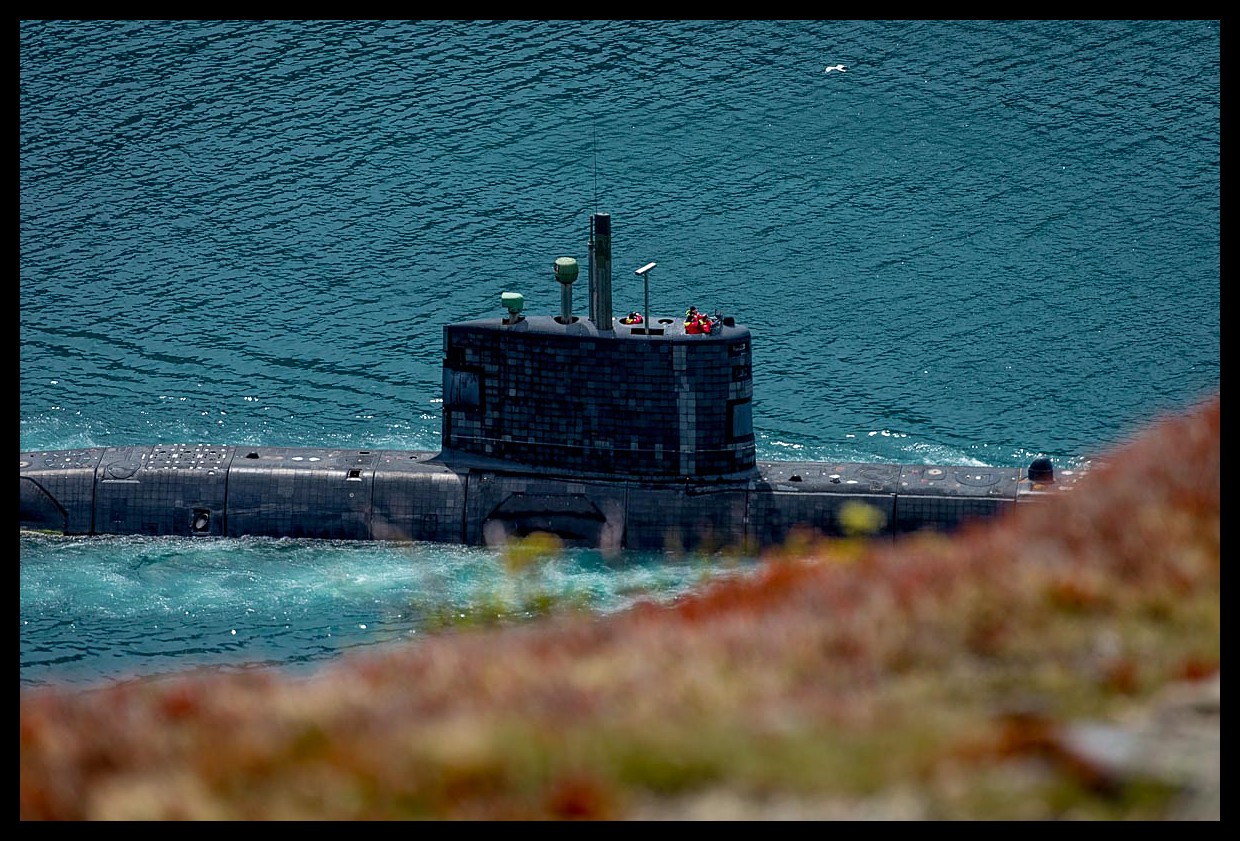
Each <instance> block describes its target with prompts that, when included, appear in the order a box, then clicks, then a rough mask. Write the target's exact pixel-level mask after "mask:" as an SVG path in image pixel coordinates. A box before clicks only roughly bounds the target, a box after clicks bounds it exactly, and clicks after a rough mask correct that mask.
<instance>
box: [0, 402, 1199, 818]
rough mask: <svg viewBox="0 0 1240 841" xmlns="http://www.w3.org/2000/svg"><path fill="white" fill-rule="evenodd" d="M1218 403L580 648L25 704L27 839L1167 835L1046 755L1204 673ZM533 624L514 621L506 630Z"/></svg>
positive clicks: (525, 649)
mask: <svg viewBox="0 0 1240 841" xmlns="http://www.w3.org/2000/svg"><path fill="white" fill-rule="evenodd" d="M1220 480H1221V473H1220V408H1219V401H1218V398H1217V397H1215V398H1213V399H1212V400H1209V401H1207V402H1205V403H1204V404H1202V405H1201V406H1197V407H1193V408H1192V409H1190V410H1188V411H1186V412H1185V413H1183V414H1181V415H1177V416H1174V417H1169V418H1165V419H1162V420H1160V421H1159V422H1158V423H1156V424H1155V425H1154V426H1152V427H1151V428H1150V430H1149V431H1148V432H1147V433H1146V434H1144V435H1143V436H1141V437H1140V438H1138V439H1136V440H1134V441H1133V442H1131V443H1129V444H1128V445H1126V446H1124V447H1121V448H1117V450H1116V451H1115V452H1114V453H1109V454H1107V458H1106V460H1105V462H1104V463H1103V465H1102V466H1101V467H1099V468H1096V469H1095V470H1094V471H1092V472H1091V473H1090V474H1089V475H1088V476H1087V477H1086V478H1085V479H1083V480H1082V483H1081V484H1080V486H1078V488H1077V489H1075V490H1074V491H1072V492H1071V493H1070V494H1061V495H1056V496H1052V497H1049V498H1047V499H1046V500H1045V501H1044V503H1041V504H1036V505H1020V506H1017V507H1016V510H1014V511H1013V512H1011V513H1010V514H1006V515H1004V516H1002V517H1001V518H997V519H994V520H991V521H988V522H986V523H982V524H976V525H972V526H969V527H967V528H965V529H964V530H962V531H960V532H958V533H957V534H955V535H952V536H951V537H946V536H942V535H915V536H910V537H908V538H905V539H902V540H900V541H898V542H896V543H894V544H893V543H891V542H888V541H874V542H870V541H867V540H865V539H864V537H861V536H860V535H864V534H865V533H866V532H867V529H868V528H869V527H870V526H871V524H870V520H869V513H868V512H866V511H864V510H857V511H852V512H850V515H849V516H850V520H849V522H850V523H851V524H852V525H853V526H854V529H853V531H854V533H855V534H857V535H859V536H858V537H853V538H849V539H846V540H826V539H816V538H814V537H813V536H812V535H802V536H800V537H799V539H798V541H797V542H796V543H795V545H792V544H790V545H789V546H785V547H781V548H780V549H779V550H778V551H773V552H771V553H770V556H769V557H768V558H767V559H765V561H764V563H763V564H762V565H761V566H760V567H759V568H758V570H757V571H756V572H755V573H754V574H752V575H748V576H744V577H739V578H736V579H729V580H726V581H721V582H718V583H716V584H713V585H709V586H707V587H705V588H704V589H703V590H702V591H701V592H700V593H698V594H695V595H694V596H692V597H687V598H684V599H682V600H680V601H679V602H677V603H675V604H673V605H670V606H668V605H656V604H645V605H639V606H638V607H637V608H635V609H632V610H629V611H626V612H624V613H621V614H617V615H614V616H609V617H605V618H599V617H595V616H591V615H588V614H586V615H583V614H582V612H581V611H578V610H577V609H576V606H574V605H572V604H571V603H567V602H566V603H556V602H555V600H552V599H549V598H547V597H546V596H545V593H543V592H542V591H541V590H540V588H539V587H538V585H537V570H538V565H539V563H540V558H545V557H546V556H547V555H548V553H553V552H554V551H556V547H555V545H554V542H553V541H551V542H542V543H540V542H538V541H537V540H536V541H533V542H528V543H524V544H519V545H514V546H513V547H512V548H511V549H510V551H509V552H508V553H507V554H506V556H505V562H506V563H507V564H508V566H509V572H510V577H511V580H512V582H513V589H512V590H511V591H509V592H506V593H502V594H497V595H496V603H495V604H494V605H491V606H489V607H487V608H486V609H485V610H480V611H479V612H478V615H477V616H472V617H461V616H460V615H459V614H457V615H452V614H449V613H445V616H444V617H443V622H442V624H441V629H440V631H439V632H438V633H436V634H435V635H432V637H431V638H430V639H429V640H427V641H424V642H420V643H417V644H411V645H410V646H409V647H407V648H400V649H394V650H391V651H387V652H384V653H382V654H379V655H371V654H365V655H356V656H349V657H346V658H344V659H342V660H341V661H339V662H338V663H334V664H332V665H331V666H329V667H326V668H324V669H323V670H322V671H320V672H318V673H315V674H314V675H313V676H311V677H309V678H301V679H285V678H281V677H277V676H276V675H274V674H270V673H262V672H258V673H245V674H227V675H216V674H208V673H202V674H186V675H183V676H179V677H177V678H173V679H165V680H150V681H142V682H137V683H131V684H123V685H116V686H107V687H102V688H98V689H93V690H89V691H81V690H76V691H62V690H54V689H39V690H23V692H22V695H21V702H20V759H19V771H20V780H19V803H20V809H19V811H20V817H21V818H22V819H27V820H29V819H44V820H66V819H68V820H76V819H328V820H332V819H516V820H521V819H615V818H658V817H662V818H667V817H672V818H676V817H687V816H698V817H717V816H731V817H765V818H770V817H829V818H830V817H840V818H853V817H858V816H862V817H879V818H892V817H905V818H914V819H936V820H937V819H1001V820H1011V819H1065V818H1069V819H1097V820H1113V819H1123V820H1162V819H1174V815H1175V813H1174V812H1173V811H1172V809H1173V807H1174V804H1175V803H1176V800H1177V796H1178V793H1179V792H1178V785H1177V783H1176V781H1175V780H1171V779H1168V778H1166V777H1165V776H1159V775H1155V774H1152V773H1151V774H1147V773H1142V771H1141V769H1139V768H1138V769H1131V768H1129V769H1125V770H1117V767H1115V766H1112V765H1108V764H1107V763H1105V762H1101V761H1099V760H1098V758H1097V757H1096V756H1094V755H1092V754H1089V753H1087V752H1082V751H1079V750H1076V749H1074V747H1073V744H1072V742H1071V740H1070V739H1068V738H1067V737H1066V735H1065V734H1066V733H1067V729H1068V727H1069V726H1070V725H1072V724H1073V723H1074V722H1079V721H1100V722H1116V721H1122V720H1124V719H1125V717H1127V716H1130V715H1132V714H1133V713H1134V712H1135V711H1139V710H1141V709H1143V707H1144V706H1146V705H1148V704H1149V703H1151V702H1152V700H1153V699H1154V698H1156V697H1157V695H1158V693H1159V692H1160V691H1161V690H1162V689H1164V688H1165V687H1167V686H1168V685H1169V684H1173V683H1175V682H1179V681H1186V680H1187V681H1195V680H1200V679H1202V678H1204V677H1206V676H1209V675H1211V674H1214V673H1217V671H1218V670H1219V667H1220V663H1221V606H1220V596H1221V589H1220V584H1221V563H1220V551H1219V550H1220V534H1221V517H1220V513H1221V505H1220ZM531 616H534V617H539V618H537V620H536V621H532V622H531V621H513V622H509V621H504V620H505V618H513V619H517V618H523V619H528V618H529V617H531Z"/></svg>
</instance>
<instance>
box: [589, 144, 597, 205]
mask: <svg viewBox="0 0 1240 841" xmlns="http://www.w3.org/2000/svg"><path fill="white" fill-rule="evenodd" d="M590 128H591V129H592V130H593V132H594V212H595V213H598V126H597V125H594V126H591V127H590Z"/></svg>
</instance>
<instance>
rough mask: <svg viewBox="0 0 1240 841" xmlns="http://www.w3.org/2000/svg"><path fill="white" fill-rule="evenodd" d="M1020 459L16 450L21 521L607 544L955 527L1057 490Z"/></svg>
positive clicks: (67, 529)
mask: <svg viewBox="0 0 1240 841" xmlns="http://www.w3.org/2000/svg"><path fill="white" fill-rule="evenodd" d="M1073 478H1074V477H1073V476H1072V475H1071V472H1070V471H1064V472H1063V474H1061V476H1060V478H1059V481H1057V482H1055V483H1054V484H1052V485H1038V484H1034V483H1032V482H1030V480H1029V478H1028V476H1027V475H1026V472H1025V471H1024V470H1023V469H1020V468H995V467H980V468H979V467H961V466H933V465H898V464H873V463H830V462H758V463H757V464H756V465H755V468H754V470H753V471H752V472H751V473H750V474H749V475H748V476H747V477H743V478H737V479H719V478H715V479H712V480H701V481H694V480H684V479H678V480H674V481H671V480H663V479H658V478H656V479H651V480H639V479H621V478H617V477H614V476H599V477H589V476H572V475H563V476H556V475H553V474H547V473H545V472H542V471H525V470H518V469H511V468H509V467H505V466H503V465H498V464H485V463H482V460H479V463H477V464H471V465H462V464H460V463H457V462H452V463H448V462H445V461H444V460H443V459H442V458H441V454H439V453H435V452H429V451H396V450H342V449H329V448H289V447H285V448H280V447H264V448H238V447H233V446H206V445H197V446H190V445H153V446H146V447H108V448H92V449H82V450H62V451H48V452H29V453H22V454H21V493H20V508H21V528H22V529H23V530H34V531H41V532H51V533H56V534H64V535H152V536H155V535H169V536H181V537H195V538H212V537H243V536H260V537H288V538H322V539H338V540H389V541H427V542H438V543H459V544H465V545H498V544H501V543H503V542H505V541H507V540H510V539H513V538H518V537H523V536H526V535H529V534H532V533H534V532H546V533H550V534H554V535H557V536H558V537H560V538H561V540H562V541H563V542H564V543H565V544H566V545H572V546H586V547H596V548H600V549H604V550H621V549H624V550H668V549H672V550H695V551H701V550H707V551H710V550H718V549H724V548H737V549H742V550H753V549H756V548H760V547H763V546H769V545H773V544H779V543H782V542H784V541H786V540H787V539H788V537H789V536H790V535H792V534H793V532H794V531H796V530H799V529H808V530H811V531H813V532H816V533H819V534H822V535H826V536H844V535H846V534H849V533H850V532H849V528H848V525H847V518H845V517H842V516H841V512H842V511H843V510H844V509H845V506H847V505H848V504H849V503H864V504H865V505H866V506H867V508H868V509H869V516H868V517H867V522H868V523H870V525H871V528H870V533H871V534H872V535H890V536H893V537H894V536H897V535H901V534H907V533H909V532H914V531H920V530H924V529H934V530H937V531H952V530H954V529H956V528H957V527H959V526H960V525H962V524H963V523H965V522H967V521H970V520H976V519H982V518H986V517H991V516H995V515H997V514H999V513H1001V512H1003V511H1004V510H1007V509H1009V508H1010V507H1011V506H1012V505H1014V504H1018V503H1021V502H1023V501H1026V500H1033V499H1037V498H1039V497H1042V496H1044V495H1045V494H1046V493H1048V492H1050V493H1054V492H1059V491H1064V490H1068V489H1070V488H1071V486H1072V484H1073V481H1072V480H1073Z"/></svg>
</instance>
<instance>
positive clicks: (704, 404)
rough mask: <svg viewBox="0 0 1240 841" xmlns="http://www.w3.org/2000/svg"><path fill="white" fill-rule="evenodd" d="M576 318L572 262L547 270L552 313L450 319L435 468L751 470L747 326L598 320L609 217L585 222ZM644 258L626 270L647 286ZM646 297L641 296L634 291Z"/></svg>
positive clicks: (518, 301) (606, 309)
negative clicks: (555, 292) (583, 285)
mask: <svg viewBox="0 0 1240 841" xmlns="http://www.w3.org/2000/svg"><path fill="white" fill-rule="evenodd" d="M589 251H590V267H589V284H590V289H589V301H590V317H589V318H581V317H578V316H574V315H572V306H571V288H572V283H573V281H574V280H575V278H576V273H577V267H576V261H575V259H573V258H565V257H561V258H559V259H557V260H556V261H555V263H554V273H555V279H556V281H557V282H558V283H560V285H561V307H560V315H559V316H551V315H547V316H534V315H523V314H522V312H521V311H522V309H523V308H524V302H523V298H522V296H521V295H519V294H518V293H512V292H505V293H503V295H502V296H501V298H502V302H503V305H504V307H506V308H507V311H508V315H507V316H503V317H496V318H485V319H479V320H476V321H467V322H459V323H455V324H449V325H446V326H445V327H444V334H443V447H442V451H441V453H440V458H441V459H442V460H443V461H444V462H445V463H449V464H451V463H454V462H455V463H458V464H462V465H465V466H470V465H476V466H479V467H486V468H489V469H503V468H504V467H505V466H507V465H510V466H511V467H512V468H513V469H521V470H527V469H533V470H537V471H540V472H543V473H548V474H562V475H579V476H583V477H585V476H588V477H596V476H610V477H618V478H625V479H634V480H653V481H671V480H678V479H703V480H704V479H712V478H713V479H744V478H751V477H752V476H753V475H755V473H756V459H755V449H754V435H753V422H752V401H753V369H752V357H751V347H750V334H749V330H748V329H747V328H745V327H742V326H738V325H737V324H736V323H735V321H734V320H733V319H731V318H726V319H722V321H721V322H720V323H719V324H718V325H717V326H716V328H715V329H714V330H712V331H711V332H710V333H709V334H705V333H701V334H692V333H688V332H686V330H685V325H684V321H683V318H682V317H674V318H668V317H663V318H655V317H653V315H652V314H651V313H648V312H646V313H643V315H644V319H645V320H644V323H642V324H626V323H624V322H623V321H617V320H616V319H615V318H614V317H613V316H612V313H611V306H612V296H611V217H610V215H609V214H606V213H596V214H594V215H593V217H592V218H591V224H590V245H589ZM653 265H654V264H648V265H647V266H646V267H643V269H642V270H638V273H639V274H641V275H642V279H643V281H644V282H645V283H646V284H649V274H648V273H649V270H650V269H651V268H652V267H653ZM646 289H647V295H646V299H647V301H648V300H649V293H648V290H649V286H648V285H647V287H646Z"/></svg>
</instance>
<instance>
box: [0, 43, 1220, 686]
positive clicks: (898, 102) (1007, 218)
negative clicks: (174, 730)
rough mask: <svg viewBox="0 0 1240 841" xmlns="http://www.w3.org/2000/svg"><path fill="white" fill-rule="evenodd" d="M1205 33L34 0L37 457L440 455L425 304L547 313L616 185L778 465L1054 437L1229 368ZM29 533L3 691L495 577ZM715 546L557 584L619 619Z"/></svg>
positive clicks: (463, 567) (372, 630)
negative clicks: (747, 361) (14, 676)
mask: <svg viewBox="0 0 1240 841" xmlns="http://www.w3.org/2000/svg"><path fill="white" fill-rule="evenodd" d="M1219 35H1220V24H1219V21H1079V22H1072V21H663V22H651V21H640V22H639V21H555V22H544V21H491V22H483V21H413V22H394V21H388V22H383V21H332V22H325V21H266V22H241V21H159V22H155V21H61V20H58V21H22V22H21V23H20V53H19V67H20V79H19V82H20V102H19V135H20V152H19V172H20V182H19V183H20V278H19V280H20V292H19V305H20V319H21V321H20V362H19V373H20V401H21V402H20V408H19V435H20V442H19V446H20V449H21V450H32V449H60V448H69V447H87V446H110V445H122V444H135V443H157V442H167V443H196V442H202V443H227V444H265V445H269V446H270V445H290V446H292V445H318V444H323V445H329V446H342V447H354V446H359V447H360V446H364V447H370V448H394V449H426V450H435V449H438V438H439V425H440V415H439V408H440V402H439V398H440V394H439V392H440V369H439V364H440V349H441V340H442V325H443V324H444V323H446V322H450V321H457V320H464V319H471V318H479V317H485V316H495V315H499V314H501V307H500V294H501V293H502V292H505V291H518V292H521V293H522V294H523V295H524V296H525V301H526V310H527V311H529V312H535V313H554V312H558V310H559V305H560V299H559V295H560V291H559V287H558V284H556V282H555V280H554V278H553V276H552V273H551V266H552V264H553V262H554V260H555V258H556V257H559V256H575V257H577V258H578V259H579V260H580V261H582V263H583V265H584V262H585V259H586V250H585V244H586V241H587V237H588V223H589V215H590V214H591V213H592V212H594V211H596V210H597V211H604V212H609V213H611V214H612V221H613V229H614V243H613V277H614V284H615V289H614V298H615V309H616V310H617V311H621V310H624V311H627V310H629V309H634V308H640V307H642V306H643V303H642V296H643V288H642V285H641V283H640V281H639V280H638V279H637V278H636V277H635V276H634V275H633V269H634V268H636V267H638V266H641V265H643V264H645V263H647V262H650V261H652V260H655V261H657V262H658V264H659V267H658V269H656V270H655V272H653V273H652V275H651V290H650V292H651V309H652V310H653V312H654V314H655V315H656V316H657V315H661V314H676V313H679V312H682V311H683V310H684V309H685V308H686V307H687V306H688V305H689V304H691V303H693V304H697V305H698V306H699V307H700V308H705V309H708V310H711V311H713V310H715V309H719V310H722V311H723V312H724V313H725V314H729V315H733V316H735V317H736V319H737V320H738V321H739V322H741V323H743V324H745V325H746V326H748V327H749V328H750V329H751V330H752V331H753V336H754V340H753V353H754V392H755V401H754V425H755V431H756V434H757V443H758V455H759V458H762V459H797V460H801V459H806V460H817V459H823V460H825V459H832V460H835V459H839V460H854V461H899V462H919V463H931V462H933V463H960V464H979V465H998V466H1019V465H1025V464H1027V463H1028V462H1029V460H1031V459H1032V458H1033V457H1035V456H1037V455H1043V454H1044V455H1050V456H1051V457H1052V458H1053V459H1054V460H1055V461H1056V463H1057V464H1060V465H1065V466H1067V465H1071V464H1073V463H1076V462H1079V461H1081V460H1083V459H1084V458H1086V457H1088V456H1091V455H1097V454H1100V453H1102V452H1105V451H1106V450H1107V449H1108V448H1110V447H1113V446H1115V445H1116V444H1118V443H1120V442H1122V441H1124V440H1125V439H1126V438H1128V437H1129V436H1131V435H1132V434H1135V433H1136V432H1138V431H1140V430H1141V429H1143V428H1145V427H1146V426H1148V425H1149V424H1150V423H1151V422H1152V421H1153V420H1154V419H1155V418H1157V417H1158V416H1160V415H1161V414H1164V413H1166V412H1171V411H1177V410H1179V409H1182V408H1184V407H1186V406H1188V405H1190V404H1192V403H1194V402H1195V401H1196V400H1198V399H1200V398H1202V397H1204V396H1206V395H1208V394H1211V393H1214V392H1216V391H1217V390H1218V388H1219V339H1220V302H1219V291H1220V288H1219V287H1220V273H1219V266H1220V263H1219V258H1220V248H1219V245H1220V233H1219V219H1220V215H1219V208H1220V191H1219V187H1220V177H1219V176H1220V166H1219V164H1220V144H1219V140H1220V132H1219V128H1220V124H1219V113H1220V112H1219V105H1220V96H1219V94H1220V84H1219V83H1220V61H1219V59H1220V39H1219ZM837 64H842V65H844V66H845V68H846V69H845V70H844V71H842V72H841V71H832V72H824V70H825V68H827V67H828V66H834V65H837ZM582 294H584V293H582ZM579 304H580V306H582V307H584V305H585V302H584V299H583V300H581V301H580V302H579ZM20 549H21V564H20V569H21V573H20V576H21V606H20V614H21V615H20V626H21V682H22V685H23V686H26V685H34V684H38V683H44V682H53V681H71V682H75V683H78V682H80V683H89V682H93V681H98V680H111V679H116V678H120V677H126V676H132V675H142V674H151V673H157V672H163V671H168V670H175V669H180V668H185V667H188V666H195V665H222V666H229V667H244V666H248V665H251V664H259V665H276V666H296V665H298V664H305V663H309V664H313V663H314V662H319V661H321V660H322V659H324V658H330V657H334V656H336V655H337V653H338V652H339V651H341V650H344V649H349V648H354V647H358V646H364V645H368V644H372V643H379V642H386V641H388V640H390V639H404V638H409V637H412V636H414V635H415V634H416V633H418V632H419V631H420V632H422V633H426V632H427V628H428V624H427V617H428V616H442V615H443V613H444V610H443V608H444V606H445V605H446V606H449V607H455V608H460V609H461V610H463V611H466V612H468V611H470V610H471V609H473V608H475V607H477V606H479V605H484V604H490V603H491V602H492V601H494V599H495V597H496V593H497V592H503V591H504V588H505V587H510V586H512V584H513V582H512V581H511V580H510V578H509V577H508V576H506V574H505V573H504V572H503V569H502V564H500V563H499V559H498V558H497V557H496V556H495V554H494V553H491V552H489V551H488V550H481V549H470V548H465V547H442V546H429V545H428V546H422V545H414V546H387V545H372V546H356V545H347V544H344V545H342V544H316V543H297V542H286V541H221V542H219V543H214V544H206V545H200V544H197V543H195V544H194V545H193V546H187V545H185V544H182V543H177V542H175V541H172V542H165V541H153V540H139V539H133V540H129V539H126V540H116V539H108V540H65V539H60V540H56V539H49V538H37V537H22V538H21V543H20ZM724 568H726V565H725V567H724ZM711 569H712V565H711V564H710V563H703V561H702V559H681V558H665V557H642V558H630V559H625V560H622V561H618V560H616V559H603V558H600V557H598V556H596V555H593V554H591V553H580V554H576V555H568V556H566V557H564V558H562V559H560V561H558V562H557V565H556V566H555V567H554V568H548V569H546V570H543V571H542V573H541V574H542V576H543V577H542V579H541V581H540V583H539V585H538V586H540V587H543V588H545V589H546V590H548V591H549V592H552V593H556V594H559V595H560V596H562V597H563V598H565V599H574V600H581V601H584V602H586V603H588V604H590V605H593V606H594V607H595V608H597V609H598V610H601V611H606V610H611V609H616V608H618V607H622V606H624V605H625V604H627V603H629V601H630V600H631V599H632V598H634V597H635V596H636V595H637V594H641V593H646V594H653V595H656V596H658V597H665V596H667V597H670V596H672V595H674V594H676V593H678V592H683V591H684V590H686V589H691V588H693V587H695V586H698V584H699V583H700V582H701V581H702V580H703V579H704V578H708V577H709V576H710V574H711Z"/></svg>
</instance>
